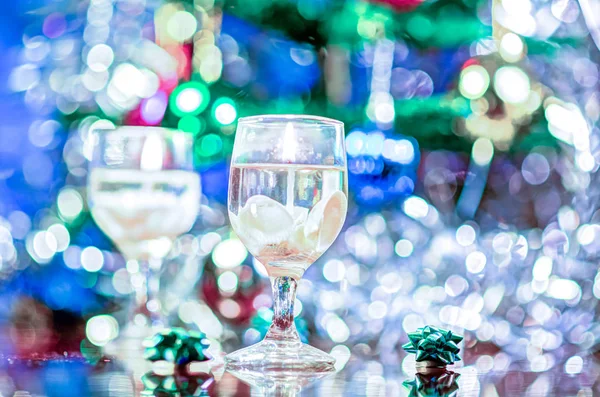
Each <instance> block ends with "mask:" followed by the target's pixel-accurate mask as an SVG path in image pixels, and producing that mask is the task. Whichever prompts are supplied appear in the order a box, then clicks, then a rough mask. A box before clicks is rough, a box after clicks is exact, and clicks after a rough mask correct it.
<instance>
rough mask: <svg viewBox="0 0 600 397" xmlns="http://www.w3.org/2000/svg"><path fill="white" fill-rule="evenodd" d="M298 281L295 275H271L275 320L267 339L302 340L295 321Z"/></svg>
mask: <svg viewBox="0 0 600 397" xmlns="http://www.w3.org/2000/svg"><path fill="white" fill-rule="evenodd" d="M297 286H298V282H297V281H296V279H294V278H293V277H288V276H284V277H271V288H272V289H273V322H272V323H271V327H270V328H269V331H268V332H267V335H266V337H265V339H266V340H269V339H271V340H287V341H298V342H299V341H300V336H299V335H298V331H296V324H295V323H294V301H295V300H296V287H297Z"/></svg>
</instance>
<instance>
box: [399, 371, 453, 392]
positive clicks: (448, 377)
mask: <svg viewBox="0 0 600 397" xmlns="http://www.w3.org/2000/svg"><path fill="white" fill-rule="evenodd" d="M415 376H416V378H415V379H413V380H405V381H404V382H402V385H403V386H404V387H406V388H407V389H408V390H409V395H408V397H450V396H451V395H452V394H453V393H454V392H455V391H457V390H458V383H457V380H458V378H459V377H460V374H457V373H455V372H450V371H444V372H443V373H442V374H435V375H426V374H415Z"/></svg>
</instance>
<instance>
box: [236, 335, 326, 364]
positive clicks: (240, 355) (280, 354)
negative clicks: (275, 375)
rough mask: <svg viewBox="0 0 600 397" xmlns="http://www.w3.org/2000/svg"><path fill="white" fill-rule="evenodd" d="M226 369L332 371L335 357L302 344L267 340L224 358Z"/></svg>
mask: <svg viewBox="0 0 600 397" xmlns="http://www.w3.org/2000/svg"><path fill="white" fill-rule="evenodd" d="M225 362H226V364H227V370H231V371H236V370H244V369H245V370H250V371H252V370H254V371H285V370H293V371H295V372H298V371H299V372H331V371H333V370H334V367H333V364H335V358H334V357H333V356H330V355H329V354H327V353H325V352H322V351H321V350H319V349H317V348H315V347H312V346H310V345H307V344H304V343H302V342H299V341H290V340H277V339H264V340H263V341H262V342H259V343H257V344H255V345H252V346H249V347H246V348H245V349H241V350H238V351H236V352H233V353H231V354H228V355H227V356H225Z"/></svg>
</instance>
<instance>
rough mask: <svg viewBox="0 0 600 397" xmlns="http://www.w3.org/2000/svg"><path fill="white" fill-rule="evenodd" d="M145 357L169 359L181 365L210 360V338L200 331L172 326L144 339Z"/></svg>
mask: <svg viewBox="0 0 600 397" xmlns="http://www.w3.org/2000/svg"><path fill="white" fill-rule="evenodd" d="M144 347H145V350H144V358H145V359H146V360H150V361H168V362H170V363H174V364H175V365H178V366H181V365H186V364H189V363H191V362H198V361H208V360H210V359H211V357H210V355H209V354H208V352H207V349H208V339H206V335H204V334H203V333H202V332H198V331H186V330H184V329H183V328H170V329H165V330H163V331H160V332H159V333H157V334H156V335H154V336H153V337H151V338H149V339H146V340H145V341H144Z"/></svg>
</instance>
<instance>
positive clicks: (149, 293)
mask: <svg viewBox="0 0 600 397" xmlns="http://www.w3.org/2000/svg"><path fill="white" fill-rule="evenodd" d="M139 265H140V273H141V274H142V275H143V276H144V284H143V285H142V286H141V287H139V288H136V290H135V295H136V296H135V297H136V308H135V311H136V314H142V315H143V316H144V317H146V322H147V324H148V325H149V326H154V325H156V326H164V325H166V323H165V318H164V315H163V310H162V307H161V300H160V294H159V292H160V272H157V271H156V270H154V269H153V268H152V266H151V265H150V263H149V261H139Z"/></svg>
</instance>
